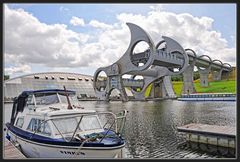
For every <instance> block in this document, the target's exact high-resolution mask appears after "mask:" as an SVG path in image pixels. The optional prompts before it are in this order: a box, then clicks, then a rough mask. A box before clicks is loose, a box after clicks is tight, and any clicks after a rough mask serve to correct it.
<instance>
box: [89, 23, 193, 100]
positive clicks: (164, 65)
mask: <svg viewBox="0 0 240 162" xmlns="http://www.w3.org/2000/svg"><path fill="white" fill-rule="evenodd" d="M127 26H128V27H129V29H130V33H131V40H130V44H129V46H128V49H127V50H126V52H125V53H124V54H123V55H122V57H121V58H120V59H119V60H118V61H116V62H115V63H113V64H112V65H110V66H106V67H100V68H98V69H97V70H96V72H95V74H94V80H93V86H94V91H95V93H96V96H97V97H98V98H99V99H100V100H106V101H108V100H109V96H110V94H111V92H112V90H113V89H117V90H119V92H120V94H121V97H122V100H123V101H128V96H127V94H126V91H125V87H124V79H123V78H122V76H123V75H125V74H127V75H130V76H131V78H132V79H134V78H135V76H138V75H140V76H142V77H143V79H142V81H143V85H142V87H141V89H140V91H136V90H134V88H133V87H132V88H131V87H130V88H131V91H132V93H133V95H134V97H135V98H136V99H144V93H145V91H146V89H147V87H148V86H149V85H150V84H152V83H155V82H158V81H162V82H163V83H164V86H165V88H167V87H168V86H171V85H169V84H171V82H170V81H169V80H170V79H169V78H170V77H169V76H172V75H178V74H181V73H183V72H184V70H185V69H186V68H187V66H188V64H189V58H188V55H187V54H186V53H185V50H184V49H183V47H182V46H181V45H180V44H179V43H178V42H176V41H175V40H173V39H171V38H169V37H166V36H162V38H163V40H162V41H160V42H159V43H157V45H155V44H154V42H153V40H152V39H151V37H150V36H149V35H148V33H146V32H145V31H144V30H143V29H142V28H141V27H139V26H137V25H135V24H132V23H127ZM141 41H143V42H145V43H147V44H148V46H149V48H148V49H147V50H145V51H144V52H141V53H133V51H134V48H135V46H136V45H137V44H138V43H139V42H141ZM102 71H103V72H105V74H106V77H105V79H104V81H100V80H99V79H98V78H99V74H100V73H101V72H102Z"/></svg>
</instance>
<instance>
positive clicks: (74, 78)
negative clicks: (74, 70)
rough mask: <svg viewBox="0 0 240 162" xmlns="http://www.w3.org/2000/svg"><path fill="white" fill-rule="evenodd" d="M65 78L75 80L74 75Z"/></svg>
mask: <svg viewBox="0 0 240 162" xmlns="http://www.w3.org/2000/svg"><path fill="white" fill-rule="evenodd" d="M67 78H68V80H75V78H74V77H67Z"/></svg>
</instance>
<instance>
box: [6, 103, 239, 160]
mask: <svg viewBox="0 0 240 162" xmlns="http://www.w3.org/2000/svg"><path fill="white" fill-rule="evenodd" d="M80 104H81V106H84V107H85V109H95V110H97V111H99V112H101V111H112V112H114V113H117V112H119V111H121V110H123V109H127V110H128V111H129V114H128V116H127V120H126V125H125V130H124V137H125V138H126V155H125V156H126V157H127V158H161V159H162V158H176V159H178V158H219V157H234V155H235V152H234V151H229V152H231V153H233V154H231V153H230V154H229V153H224V154H222V155H221V154H219V152H218V151H208V150H207V149H202V148H204V146H202V145H201V147H200V148H195V146H194V145H189V144H188V143H186V141H185V138H183V137H182V136H180V135H179V134H178V132H177V130H176V127H178V126H181V125H185V124H189V123H202V124H216V125H223V126H236V102H184V101H177V100H164V101H158V102H157V101H147V102H141V101H137V102H126V103H122V102H121V101H114V102H110V103H108V102H104V101H91V102H90V101H85V102H81V103H80ZM10 109H11V106H10V105H9V104H7V105H5V116H6V120H4V121H5V122H6V121H7V119H10V111H11V110H10ZM209 147H211V146H208V147H206V148H209ZM210 150H214V149H210Z"/></svg>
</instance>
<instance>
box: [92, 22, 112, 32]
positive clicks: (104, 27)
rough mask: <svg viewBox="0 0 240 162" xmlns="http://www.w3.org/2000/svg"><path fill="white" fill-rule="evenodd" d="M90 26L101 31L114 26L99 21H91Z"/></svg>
mask: <svg viewBox="0 0 240 162" xmlns="http://www.w3.org/2000/svg"><path fill="white" fill-rule="evenodd" d="M89 25H91V26H93V27H95V28H100V29H104V30H106V29H112V28H113V26H111V25H108V24H105V23H102V22H99V21H97V20H91V21H90V22H89Z"/></svg>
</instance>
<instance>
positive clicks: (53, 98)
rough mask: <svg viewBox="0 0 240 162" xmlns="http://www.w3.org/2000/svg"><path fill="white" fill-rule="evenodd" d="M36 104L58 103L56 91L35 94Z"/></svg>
mask: <svg viewBox="0 0 240 162" xmlns="http://www.w3.org/2000/svg"><path fill="white" fill-rule="evenodd" d="M35 100H36V105H50V104H54V103H59V99H58V97H57V94H56V93H47V94H41V93H39V94H35Z"/></svg>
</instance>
